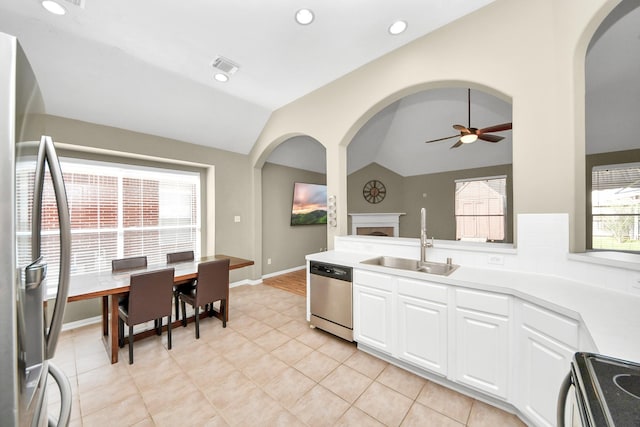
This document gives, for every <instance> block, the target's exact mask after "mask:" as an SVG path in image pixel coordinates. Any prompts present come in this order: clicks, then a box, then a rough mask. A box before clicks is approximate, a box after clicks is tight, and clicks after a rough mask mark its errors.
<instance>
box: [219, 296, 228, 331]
mask: <svg viewBox="0 0 640 427" xmlns="http://www.w3.org/2000/svg"><path fill="white" fill-rule="evenodd" d="M220 317H222V327H223V328H226V327H227V300H226V299H221V300H220Z"/></svg>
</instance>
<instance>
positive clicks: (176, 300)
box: [173, 292, 180, 320]
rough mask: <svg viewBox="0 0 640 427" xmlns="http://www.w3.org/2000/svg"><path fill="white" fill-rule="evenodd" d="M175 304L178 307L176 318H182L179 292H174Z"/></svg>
mask: <svg viewBox="0 0 640 427" xmlns="http://www.w3.org/2000/svg"><path fill="white" fill-rule="evenodd" d="M173 300H174V301H173V305H174V306H175V308H176V320H178V319H180V298H178V293H177V292H175V293H174V294H173Z"/></svg>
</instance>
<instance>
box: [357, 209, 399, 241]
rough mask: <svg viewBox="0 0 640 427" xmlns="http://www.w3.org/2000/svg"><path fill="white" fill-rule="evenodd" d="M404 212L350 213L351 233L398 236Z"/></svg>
mask: <svg viewBox="0 0 640 427" xmlns="http://www.w3.org/2000/svg"><path fill="white" fill-rule="evenodd" d="M400 215H405V214H404V213H350V214H349V216H351V234H353V235H359V236H389V237H398V236H399V231H400Z"/></svg>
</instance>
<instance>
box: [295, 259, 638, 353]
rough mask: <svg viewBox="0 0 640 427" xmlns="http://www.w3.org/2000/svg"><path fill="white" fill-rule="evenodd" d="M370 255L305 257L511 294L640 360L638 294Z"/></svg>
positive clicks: (601, 346)
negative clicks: (445, 272) (388, 263)
mask: <svg viewBox="0 0 640 427" xmlns="http://www.w3.org/2000/svg"><path fill="white" fill-rule="evenodd" d="M374 257H375V255H372V254H370V253H358V252H346V251H327V252H320V253H316V254H310V255H307V257H306V258H307V260H313V261H320V262H327V263H332V264H339V265H344V266H348V267H354V268H359V269H363V270H370V271H378V272H384V273H388V274H394V275H397V276H404V277H410V278H414V279H420V280H429V281H431V282H436V283H444V284H449V285H453V286H463V287H467V288H473V289H479V290H486V291H491V292H500V293H504V294H509V295H513V296H515V297H518V298H521V299H524V300H527V301H530V302H532V303H535V304H538V305H540V306H542V307H545V308H548V309H550V310H553V311H556V312H558V313H560V314H563V315H565V316H568V317H571V318H574V319H575V320H578V321H580V322H581V323H582V324H583V326H584V327H585V328H586V330H587V331H588V333H589V335H590V336H591V338H592V340H593V342H594V343H595V345H596V347H597V351H598V352H599V353H602V354H606V355H608V356H613V357H617V358H620V359H625V360H631V361H635V362H638V361H640V296H634V295H631V294H628V293H623V292H617V291H615V290H609V289H605V288H600V287H596V286H592V285H589V284H585V283H580V282H577V281H573V280H569V279H566V278H561V277H555V276H548V275H542V274H532V273H523V272H513V271H503V270H496V269H485V268H475V267H465V266H460V267H459V268H458V269H457V270H456V271H454V272H453V273H451V274H450V275H449V276H446V277H444V276H438V275H433V274H427V273H422V272H413V271H405V270H399V269H391V268H388V267H380V266H374V265H367V264H360V262H361V261H364V260H366V259H369V258H374ZM587 350H589V351H592V350H593V349H587Z"/></svg>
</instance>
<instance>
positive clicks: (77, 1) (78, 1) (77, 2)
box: [65, 0, 85, 9]
mask: <svg viewBox="0 0 640 427" xmlns="http://www.w3.org/2000/svg"><path fill="white" fill-rule="evenodd" d="M65 1H66V2H67V3H69V4H72V5H74V6H78V7H79V8H80V9H84V2H85V0H65Z"/></svg>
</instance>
